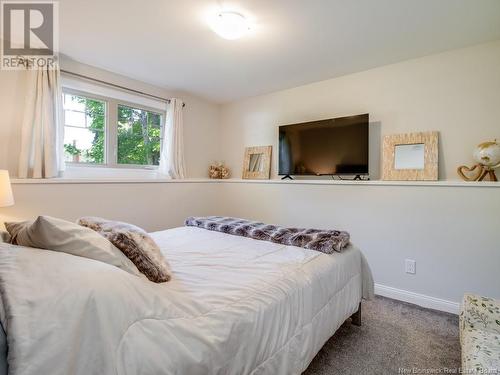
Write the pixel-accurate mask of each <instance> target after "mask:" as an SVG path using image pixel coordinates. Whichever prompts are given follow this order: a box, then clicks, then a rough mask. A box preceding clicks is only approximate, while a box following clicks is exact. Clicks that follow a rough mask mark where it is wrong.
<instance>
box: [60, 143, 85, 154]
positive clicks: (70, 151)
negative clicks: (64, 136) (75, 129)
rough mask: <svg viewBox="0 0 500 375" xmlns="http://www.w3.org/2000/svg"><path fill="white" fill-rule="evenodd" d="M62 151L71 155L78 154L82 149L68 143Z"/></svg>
mask: <svg viewBox="0 0 500 375" xmlns="http://www.w3.org/2000/svg"><path fill="white" fill-rule="evenodd" d="M64 151H66V152H67V153H68V154H70V155H73V156H77V155H78V156H80V155H81V154H82V150H80V149H79V148H78V147H76V146H75V145H72V144H70V143H67V144H65V145H64Z"/></svg>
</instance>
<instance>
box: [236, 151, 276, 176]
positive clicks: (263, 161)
mask: <svg viewBox="0 0 500 375" xmlns="http://www.w3.org/2000/svg"><path fill="white" fill-rule="evenodd" d="M272 149H273V146H258V147H247V148H245V158H244V161H243V178H244V179H246V180H250V179H256V180H268V179H269V177H270V175H271V152H272Z"/></svg>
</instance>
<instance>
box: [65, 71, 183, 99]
mask: <svg viewBox="0 0 500 375" xmlns="http://www.w3.org/2000/svg"><path fill="white" fill-rule="evenodd" d="M61 73H64V74H69V75H71V76H75V77H79V78H82V79H86V80H89V81H94V82H97V83H101V84H103V85H106V86H111V87H114V88H117V89H120V90H124V91H129V92H133V93H135V94H139V95H142V96H147V97H150V98H154V99H157V100H161V101H163V102H167V103H170V99H165V98H162V97H161V96H156V95H152V94H148V93H147V92H143V91H139V90H135V89H131V88H129V87H125V86H120V85H117V84H115V83H111V82H106V81H103V80H100V79H97V78H94V77H89V76H86V75H83V74H80V73H74V72H70V71H68V70H64V69H61ZM185 106H186V103H182V107H185Z"/></svg>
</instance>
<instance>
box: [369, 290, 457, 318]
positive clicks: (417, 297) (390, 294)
mask: <svg viewBox="0 0 500 375" xmlns="http://www.w3.org/2000/svg"><path fill="white" fill-rule="evenodd" d="M375 294H377V295H379V296H383V297H387V298H392V299H396V300H398V301H403V302H408V303H413V304H415V305H418V306H422V307H426V308H428V309H434V310H439V311H446V312H449V313H452V314H458V312H459V309H460V304H459V303H458V302H452V301H447V300H445V299H441V298H436V297H431V296H426V295H425V294H419V293H414V292H409V291H407V290H402V289H397V288H393V287H391V286H385V285H380V284H375Z"/></svg>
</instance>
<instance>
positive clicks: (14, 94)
mask: <svg viewBox="0 0 500 375" xmlns="http://www.w3.org/2000/svg"><path fill="white" fill-rule="evenodd" d="M61 68H62V69H66V70H69V71H72V72H75V73H79V74H84V75H88V76H91V77H95V78H98V79H101V80H104V81H107V82H111V83H115V84H119V85H122V86H125V87H130V88H132V89H136V90H140V91H145V92H147V93H150V94H153V95H157V96H161V97H164V98H169V97H179V98H181V99H183V100H184V101H185V102H186V107H185V109H184V125H185V133H184V142H185V150H186V154H185V157H186V169H187V174H188V176H189V177H205V176H206V175H207V169H208V165H209V164H210V163H211V162H212V161H215V160H217V159H218V157H219V155H218V152H219V147H218V144H219V137H218V134H219V115H220V113H219V112H220V106H219V105H218V104H214V103H210V102H207V101H206V100H203V99H200V98H198V97H195V96H193V95H189V94H187V93H184V92H178V91H174V90H166V89H163V88H159V87H155V86H152V85H149V84H145V83H142V82H139V81H135V80H132V79H129V78H127V77H123V76H120V75H117V74H114V73H111V72H108V71H104V70H101V69H97V68H94V67H91V66H88V65H84V64H81V63H78V62H75V61H73V60H70V59H68V58H65V57H64V56H62V59H61ZM25 90H26V82H25V73H24V72H20V71H5V70H0V114H1V115H0V169H9V171H10V173H11V174H12V175H13V176H15V175H16V174H17V160H18V152H19V149H20V129H21V124H22V114H23V111H24V96H25Z"/></svg>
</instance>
